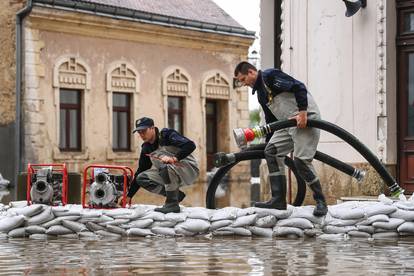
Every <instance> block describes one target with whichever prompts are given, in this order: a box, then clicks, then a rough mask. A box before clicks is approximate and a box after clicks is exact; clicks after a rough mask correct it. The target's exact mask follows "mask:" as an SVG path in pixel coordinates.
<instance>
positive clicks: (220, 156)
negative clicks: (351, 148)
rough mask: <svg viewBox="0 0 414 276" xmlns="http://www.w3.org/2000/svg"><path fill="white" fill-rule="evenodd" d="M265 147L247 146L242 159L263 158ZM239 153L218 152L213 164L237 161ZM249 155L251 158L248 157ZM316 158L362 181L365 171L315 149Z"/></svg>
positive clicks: (220, 164) (218, 164)
mask: <svg viewBox="0 0 414 276" xmlns="http://www.w3.org/2000/svg"><path fill="white" fill-rule="evenodd" d="M265 147H266V144H255V145H252V146H249V147H247V148H246V149H244V150H243V151H241V153H243V154H244V158H245V159H244V160H250V159H262V158H264V152H263V150H264V148H265ZM239 155H240V152H239V153H223V152H218V153H216V154H215V156H214V165H215V166H216V167H222V166H225V165H228V164H229V163H232V162H237V161H238V160H239ZM249 156H251V157H252V158H249ZM314 158H315V159H316V160H319V161H321V162H322V163H325V164H328V165H329V166H331V167H333V168H335V169H337V170H339V171H341V172H343V173H346V174H348V175H349V176H352V177H354V178H356V179H357V180H358V181H362V179H363V178H364V176H365V172H364V171H362V170H359V169H356V168H354V167H352V166H351V165H349V164H347V163H345V162H342V161H340V160H338V159H336V158H334V157H332V156H329V155H327V154H325V153H322V152H320V151H316V154H315V156H314Z"/></svg>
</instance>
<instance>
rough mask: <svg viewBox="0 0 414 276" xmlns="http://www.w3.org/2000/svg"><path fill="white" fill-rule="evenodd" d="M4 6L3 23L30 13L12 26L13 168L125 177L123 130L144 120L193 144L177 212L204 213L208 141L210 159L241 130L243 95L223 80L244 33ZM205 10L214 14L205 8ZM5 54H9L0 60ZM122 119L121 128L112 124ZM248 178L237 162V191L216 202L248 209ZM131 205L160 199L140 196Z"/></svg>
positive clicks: (37, 5) (131, 154)
mask: <svg viewBox="0 0 414 276" xmlns="http://www.w3.org/2000/svg"><path fill="white" fill-rule="evenodd" d="M5 2H9V3H7V4H9V5H7V4H6V3H5ZM5 2H2V4H0V5H2V6H3V7H2V8H1V10H3V11H4V10H11V8H13V7H15V8H14V10H13V11H12V12H10V14H8V15H7V16H10V15H12V14H13V13H16V10H17V9H16V8H17V7H18V8H22V7H23V6H24V5H25V4H27V5H28V4H31V5H32V6H31V10H30V12H29V13H28V14H27V15H26V17H25V18H24V20H23V25H22V26H23V28H22V30H23V32H22V35H23V39H22V41H23V44H22V45H23V46H22V56H23V58H22V69H23V70H22V71H23V74H22V83H23V85H22V90H21V102H20V103H21V128H20V129H21V132H20V137H21V148H22V153H21V163H20V169H22V168H23V170H24V167H25V165H27V163H29V162H30V163H66V164H67V165H68V168H69V171H73V172H79V173H82V171H83V168H84V166H85V165H89V164H115V165H127V166H130V167H131V168H132V169H133V170H135V169H136V166H137V159H138V156H139V151H140V145H141V141H140V139H138V137H137V136H133V134H132V133H131V129H132V127H133V124H134V122H135V120H136V119H137V118H139V117H142V116H148V117H151V118H153V119H154V121H155V124H156V125H157V126H158V127H159V128H162V127H169V126H170V127H171V126H173V127H174V126H176V127H179V128H180V129H179V130H180V131H181V132H182V133H183V134H184V135H185V136H187V137H189V138H190V139H192V140H193V141H194V142H195V143H196V145H197V149H196V152H195V155H196V157H197V158H198V161H199V164H200V169H201V174H200V178H199V180H198V182H197V183H196V184H195V185H193V186H191V187H188V188H184V191H185V192H186V193H188V196H187V198H186V199H185V202H184V204H186V205H194V206H204V204H205V190H206V188H207V176H206V172H207V170H208V169H210V167H209V165H208V162H211V161H209V160H207V159H208V158H207V156H210V155H211V154H210V155H209V154H208V153H209V152H208V149H207V147H208V146H209V143H210V144H211V141H209V139H213V140H214V141H213V142H214V143H213V144H214V146H215V148H214V149H215V150H217V151H227V152H228V151H235V150H236V148H235V145H234V143H233V141H232V137H231V130H232V129H233V128H236V127H247V126H248V123H249V112H248V95H247V90H246V89H241V90H234V89H233V86H232V73H233V68H234V65H235V64H237V63H238V62H239V61H241V60H244V59H245V58H246V55H247V50H248V47H249V46H250V44H251V43H252V41H253V38H254V34H253V33H251V32H248V31H246V30H245V29H244V28H242V27H241V26H237V25H236V24H237V23H236V22H235V21H234V20H232V19H231V20H230V19H228V18H229V17H228V16H227V17H228V18H227V17H226V18H225V19H226V20H228V21H227V24H228V25H226V22H224V23H223V25H219V26H218V27H217V26H216V27H215V28H216V30H214V28H213V27H214V26H213V27H208V26H207V25H208V24H211V23H208V22H207V23H203V24H205V25H206V26H207V27H203V24H201V23H200V22H198V21H195V20H193V21H194V22H193V23H194V24H195V23H198V24H199V25H198V26H199V27H195V26H192V27H191V28H190V27H188V26H186V25H184V22H185V19H186V18H181V19H180V18H176V17H171V16H170V17H171V18H172V19H174V20H176V22H175V23H171V22H173V20H172V19H171V18H170V23H169V24H166V23H165V22H161V21H160V22H161V23H160V22H159V21H157V19H156V18H155V19H152V20H153V21H151V20H149V19H147V20H144V19H140V20H138V19H137V18H132V15H131V17H128V16H127V15H126V13H127V12H131V7H128V9H127V8H125V7H118V8H119V10H117V12H118V14H114V11H113V10H112V8H111V7H110V6H106V5H105V4H102V3H101V2H102V1H90V2H91V3H90V5H95V6H96V9H102V11H101V12H91V11H90V10H88V9H91V8H90V7H89V6H85V7H80V6H77V7H76V8H75V7H74V8H72V7H71V6H70V4H71V3H70V2H75V1H62V2H61V3H63V2H65V3H63V4H65V5H63V4H62V6H59V4H56V5H50V4H49V3H48V1H33V2H32V1H30V3H25V2H24V1H5ZM12 2H13V3H12ZM15 2H17V3H15ZM115 2H117V1H115ZM115 2H114V3H115ZM138 2H140V1H138ZM208 2H209V3H207V4H208V5H209V8H211V9H214V7H213V6H211V5H215V4H214V3H212V2H211V3H210V1H208ZM165 3H166V5H167V6H168V1H167V2H165ZM12 4H14V6H13V5H12ZM72 4H73V3H72ZM143 7H144V8H145V6H143ZM83 8H84V9H85V10H82V9H83ZM144 8H143V9H142V10H141V11H140V10H139V7H135V9H136V10H135V12H137V13H138V12H143V13H144V14H145V15H148V14H151V12H148V11H145V9H144ZM167 8H168V7H167ZM96 9H95V11H96ZM122 9H125V11H123V12H125V14H123V15H122V16H121V15H120V14H119V13H120V10H121V11H122ZM105 12H106V13H105ZM162 16H164V17H165V18H168V17H169V15H161V17H162ZM5 17H6V16H4V17H3V16H2V18H5ZM148 18H149V17H148ZM165 18H162V19H165ZM191 20H192V19H191V18H190V19H188V18H187V21H190V22H191ZM228 22H230V23H231V24H230V23H228ZM233 22H234V23H233ZM180 24H181V25H180ZM186 24H187V23H186ZM200 26H201V27H200ZM219 27H222V29H223V30H220V31H219V29H220V28H219ZM10 32H11V33H12V31H10ZM11 42H12V40H10V41H9V42H8V45H10V44H11ZM11 46H12V45H11ZM14 54H15V53H14V52H12V51H9V52H8V53H5V54H4V56H2V59H3V58H5V57H6V56H13V55H14ZM3 70H5V69H3ZM12 86H13V85H12V84H10V87H9V90H10V91H13V89H14V87H12ZM66 92H67V93H66ZM10 93H11V95H13V93H12V92H10ZM11 98H13V97H11ZM175 102H177V103H179V105H180V107H179V108H178V109H177V110H178V111H177V112H178V113H174V112H175V111H174V110H175V109H174V106H171V105H174V104H175ZM10 105H11V106H13V99H10ZM8 106H9V103H4V102H3V103H2V109H3V108H5V107H8ZM211 108H213V112H211V111H210V110H211ZM13 110H14V109H13ZM4 112H5V113H6V114H11V113H12V112H11V110H5V111H4ZM177 114H178V115H177ZM123 116H126V117H127V119H126V120H127V124H122V122H124V121H125V120H124V121H122V120H123V119H122V118H125V117H123ZM173 116H174V117H173ZM11 117H12V118H11V119H10V121H13V116H11ZM207 118H210V119H211V118H212V120H213V122H215V125H216V126H215V129H211V127H208V126H207V124H208V122H209V121H208V120H207ZM210 121H211V120H210ZM73 126H77V128H76V129H77V130H76V131H75V133H73V131H72V132H71V129H72V128H73ZM210 132H212V133H213V134H211V133H210ZM125 133H126V134H125ZM212 135H213V136H212ZM211 137H212V138H211ZM248 172H249V170H248V167H247V165H243V164H241V165H239V166H238V168H236V169H235V170H234V172H233V173H232V176H233V177H232V179H235V180H241V181H244V183H245V184H242V185H245V187H244V188H243V189H244V191H243V192H241V193H240V192H239V193H236V192H235V193H230V194H232V195H231V196H230V195H228V198H227V199H226V201H227V202H226V204H229V205H242V204H244V205H247V204H249V203H250V193H249V186H248V185H249V183H248V179H249V173H248ZM237 185H240V184H237ZM135 199H136V200H137V201H139V202H147V203H161V202H162V201H163V199H162V198H160V197H159V196H153V195H151V194H149V193H146V192H142V193H141V192H140V193H138V196H136V197H135Z"/></svg>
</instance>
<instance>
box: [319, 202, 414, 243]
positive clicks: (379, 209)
mask: <svg viewBox="0 0 414 276" xmlns="http://www.w3.org/2000/svg"><path fill="white" fill-rule="evenodd" d="M378 199H379V201H378V202H354V201H351V202H345V203H342V204H338V205H335V206H330V207H329V212H328V214H327V216H326V217H325V219H324V223H323V232H324V233H326V234H333V235H337V236H338V237H339V236H341V235H342V236H343V237H346V236H349V237H360V238H374V239H379V238H394V237H398V236H406V235H414V200H413V199H414V197H413V196H412V197H411V198H410V199H409V200H407V199H406V198H405V196H401V197H400V200H399V201H395V202H393V201H392V200H391V199H388V198H386V197H385V196H384V195H380V196H379V198H378Z"/></svg>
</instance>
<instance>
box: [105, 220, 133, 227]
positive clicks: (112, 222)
mask: <svg viewBox="0 0 414 276" xmlns="http://www.w3.org/2000/svg"><path fill="white" fill-rule="evenodd" d="M128 222H129V219H114V220H111V221H106V222H101V223H98V224H99V225H102V226H107V225H121V224H126V223H128Z"/></svg>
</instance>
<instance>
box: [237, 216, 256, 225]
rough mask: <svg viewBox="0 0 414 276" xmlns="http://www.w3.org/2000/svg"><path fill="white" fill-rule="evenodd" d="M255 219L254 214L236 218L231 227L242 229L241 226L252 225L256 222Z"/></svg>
mask: <svg viewBox="0 0 414 276" xmlns="http://www.w3.org/2000/svg"><path fill="white" fill-rule="evenodd" d="M256 219H257V215H256V214H253V215H247V216H242V217H238V218H237V219H236V220H235V221H234V222H233V224H232V225H231V227H243V226H247V225H253V224H254V223H255V222H256Z"/></svg>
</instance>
